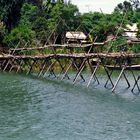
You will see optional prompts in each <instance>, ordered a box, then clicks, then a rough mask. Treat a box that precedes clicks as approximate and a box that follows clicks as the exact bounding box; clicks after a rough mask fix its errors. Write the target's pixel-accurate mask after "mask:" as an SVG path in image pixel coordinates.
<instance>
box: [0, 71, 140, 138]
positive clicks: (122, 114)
mask: <svg viewBox="0 0 140 140" xmlns="http://www.w3.org/2000/svg"><path fill="white" fill-rule="evenodd" d="M0 77H1V80H0V140H120V139H122V140H124V139H126V140H132V139H133V140H138V139H140V127H139V126H140V119H139V116H140V97H139V96H134V95H132V94H131V92H130V91H129V90H128V91H126V92H125V93H124V94H119V95H114V94H112V93H111V92H109V91H108V90H105V89H104V88H102V89H101V87H100V90H99V89H94V88H92V86H91V87H90V89H87V88H84V87H82V86H80V85H78V86H75V87H74V86H72V85H71V84H66V83H65V82H59V81H50V80H41V79H35V78H33V77H24V76H19V75H9V74H0ZM118 90H119V89H118Z"/></svg>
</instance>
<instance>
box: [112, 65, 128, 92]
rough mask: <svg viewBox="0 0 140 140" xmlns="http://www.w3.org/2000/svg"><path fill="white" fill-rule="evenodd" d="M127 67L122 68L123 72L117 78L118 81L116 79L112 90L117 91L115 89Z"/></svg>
mask: <svg viewBox="0 0 140 140" xmlns="http://www.w3.org/2000/svg"><path fill="white" fill-rule="evenodd" d="M125 68H126V66H124V67H123V68H122V70H121V73H120V75H119V77H118V79H117V81H116V83H115V85H114V87H113V88H112V92H114V91H115V89H116V87H117V85H118V83H119V81H120V79H121V77H122V74H123V72H124V70H125Z"/></svg>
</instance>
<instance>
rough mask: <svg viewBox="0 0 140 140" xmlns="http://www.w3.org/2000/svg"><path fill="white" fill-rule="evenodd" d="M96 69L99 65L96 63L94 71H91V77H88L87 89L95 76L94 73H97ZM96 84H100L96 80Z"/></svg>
mask: <svg viewBox="0 0 140 140" xmlns="http://www.w3.org/2000/svg"><path fill="white" fill-rule="evenodd" d="M98 67H99V63H98V64H97V66H96V67H95V69H94V71H93V73H92V75H91V77H90V79H89V82H88V84H87V87H89V85H90V84H91V81H92V79H93V77H95V76H96V71H97V69H98ZM97 82H98V84H100V83H99V81H98V80H97Z"/></svg>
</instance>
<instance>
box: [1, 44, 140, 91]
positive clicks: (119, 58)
mask: <svg viewBox="0 0 140 140" xmlns="http://www.w3.org/2000/svg"><path fill="white" fill-rule="evenodd" d="M133 44H140V43H139V42H129V44H128V43H127V44H122V45H120V46H117V47H119V48H120V47H122V46H126V45H133ZM104 45H105V44H104V43H92V44H75V45H74V44H73V45H72V44H64V45H60V44H51V45H45V46H42V47H34V48H29V47H28V48H27V47H24V48H15V49H10V50H9V53H8V54H2V55H0V68H1V71H3V72H4V71H8V72H12V71H13V72H15V73H21V72H24V73H26V74H27V75H28V74H34V73H36V74H37V76H38V77H45V75H46V73H48V76H49V77H53V78H57V79H59V80H60V81H61V80H64V79H68V80H71V81H72V82H73V84H76V83H77V82H78V81H79V80H78V79H79V78H80V79H81V80H82V81H83V82H85V83H86V86H87V87H89V86H90V85H91V84H93V82H94V83H97V84H100V78H99V76H98V74H97V73H98V72H100V69H103V70H104V71H105V73H106V76H107V79H106V81H105V83H104V87H105V88H109V89H111V90H112V92H114V91H115V90H116V88H117V85H118V83H119V82H120V80H121V78H124V80H125V81H126V83H127V88H131V91H132V92H133V93H135V92H136V93H140V86H139V81H140V74H138V75H135V73H134V69H139V70H140V63H137V64H134V63H133V62H135V60H140V53H130V52H129V53H128V52H125V51H119V52H102V53H101V52H98V51H97V50H96V48H98V47H103V46H104ZM75 49H78V50H81V51H80V52H76V51H75ZM63 50H65V52H63ZM46 52H49V53H46ZM139 62H140V61H139ZM110 64H111V65H110ZM85 69H88V74H90V76H89V78H88V79H85V78H84V76H83V72H84V71H85ZM116 69H119V75H118V77H117V78H116V79H115V80H114V79H113V78H112V76H113V72H114V71H115V70H116ZM71 70H73V71H75V76H74V77H73V78H72V77H70V76H69V72H70V71H71ZM139 70H138V71H139ZM127 71H130V73H131V74H132V77H133V85H132V84H130V82H129V79H128V77H127V75H126V73H127Z"/></svg>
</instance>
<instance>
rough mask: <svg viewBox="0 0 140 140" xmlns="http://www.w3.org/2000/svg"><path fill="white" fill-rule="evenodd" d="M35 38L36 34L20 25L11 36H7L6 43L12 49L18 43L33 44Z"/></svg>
mask: <svg viewBox="0 0 140 140" xmlns="http://www.w3.org/2000/svg"><path fill="white" fill-rule="evenodd" d="M34 38H35V32H34V31H32V30H31V29H30V28H29V27H28V26H26V25H20V26H18V27H16V28H14V29H13V30H12V31H11V33H10V34H8V35H7V36H5V38H4V42H5V43H7V44H9V46H10V47H15V46H16V45H17V44H18V43H20V45H21V47H23V46H22V45H25V44H26V43H27V42H29V43H31V42H32V41H33V39H34Z"/></svg>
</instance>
